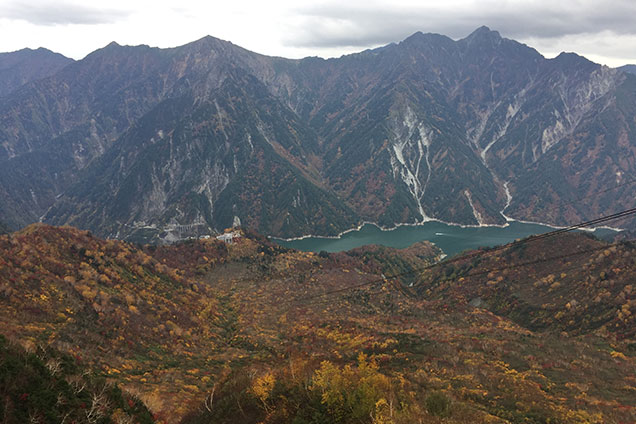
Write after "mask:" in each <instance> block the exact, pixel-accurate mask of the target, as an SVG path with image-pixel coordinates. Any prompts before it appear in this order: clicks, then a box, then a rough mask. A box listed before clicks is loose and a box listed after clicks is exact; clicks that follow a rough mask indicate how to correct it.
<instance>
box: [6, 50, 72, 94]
mask: <svg viewBox="0 0 636 424" xmlns="http://www.w3.org/2000/svg"><path fill="white" fill-rule="evenodd" d="M72 62H73V59H69V58H68V57H64V56H62V55H61V54H59V53H53V52H52V51H50V50H47V49H44V48H39V49H37V50H32V49H22V50H18V51H16V52H11V53H0V97H4V96H7V95H8V94H10V93H11V92H13V91H15V90H16V89H18V88H20V87H21V86H23V85H24V84H27V83H29V82H32V81H37V80H39V79H42V78H46V77H48V76H51V75H53V74H55V73H56V72H58V71H59V70H60V69H62V68H63V67H65V66H66V65H68V64H69V63H72Z"/></svg>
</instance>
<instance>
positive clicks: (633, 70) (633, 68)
mask: <svg viewBox="0 0 636 424" xmlns="http://www.w3.org/2000/svg"><path fill="white" fill-rule="evenodd" d="M618 69H619V70H621V71H623V72H629V73H630V74H636V65H624V66H621V67H620V68H618Z"/></svg>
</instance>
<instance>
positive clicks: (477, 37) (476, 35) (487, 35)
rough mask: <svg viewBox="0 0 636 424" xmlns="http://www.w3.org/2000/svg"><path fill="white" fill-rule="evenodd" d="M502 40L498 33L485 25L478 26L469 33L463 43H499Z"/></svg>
mask: <svg viewBox="0 0 636 424" xmlns="http://www.w3.org/2000/svg"><path fill="white" fill-rule="evenodd" d="M502 39H503V38H502V37H501V34H499V31H493V30H491V29H490V28H488V27H487V26H485V25H482V26H480V27H479V28H477V29H476V30H474V31H473V32H471V33H470V35H468V37H466V38H464V39H463V40H464V41H467V42H468V43H474V42H481V41H486V40H487V41H501V40H502Z"/></svg>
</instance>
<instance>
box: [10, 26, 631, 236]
mask: <svg viewBox="0 0 636 424" xmlns="http://www.w3.org/2000/svg"><path fill="white" fill-rule="evenodd" d="M635 91H636V77H634V76H632V75H630V74H628V73H625V72H620V71H618V70H612V69H609V68H606V67H602V66H600V65H597V64H594V63H592V62H589V61H588V60H586V59H585V58H582V57H580V56H577V55H575V54H562V55H560V56H558V57H557V58H554V59H550V60H547V59H545V58H543V57H542V56H541V55H540V54H539V53H537V52H536V51H535V50H533V49H531V48H529V47H527V46H525V45H523V44H520V43H517V42H515V41H512V40H508V39H505V38H502V37H501V36H500V35H499V34H498V33H497V32H495V31H490V30H489V29H488V28H485V27H482V28H479V29H478V30H476V31H475V32H474V33H473V34H471V35H470V36H468V37H467V38H465V39H462V40H459V41H453V40H451V39H450V38H447V37H444V36H441V35H434V34H422V33H416V34H414V35H413V36H411V37H409V38H408V39H406V40H404V41H403V42H401V43H399V44H391V45H388V46H385V47H382V48H379V49H375V50H368V51H365V52H362V53H359V54H354V55H349V56H343V57H341V58H339V59H330V60H322V59H316V58H307V59H303V60H288V59H282V58H271V57H267V56H262V55H259V54H256V53H252V52H249V51H247V50H244V49H242V48H240V47H237V46H234V45H233V44H231V43H228V42H224V41H221V40H218V39H215V38H213V37H205V38H203V39H201V40H198V41H196V42H193V43H190V44H188V45H185V46H182V47H178V48H174V49H164V50H162V49H153V48H149V47H146V46H139V47H122V46H118V45H116V44H114V43H113V44H111V45H109V46H107V47H105V48H104V49H101V50H98V51H96V52H94V53H92V54H91V55H89V56H88V57H86V58H85V59H83V60H82V61H79V62H76V63H73V64H71V65H68V66H66V67H65V68H64V69H62V70H61V71H60V72H58V73H56V74H55V75H53V76H52V77H49V78H47V79H43V80H40V81H37V82H34V83H32V84H30V85H29V86H28V87H25V88H23V89H21V90H19V91H18V92H15V93H13V94H11V95H9V96H7V97H5V98H4V99H1V100H0V123H1V125H0V161H1V162H2V167H1V168H0V182H1V183H2V184H0V197H1V198H2V199H3V202H2V204H1V205H0V219H3V220H4V221H6V222H7V223H9V224H10V225H11V226H13V227H17V226H20V225H24V224H26V223H28V222H32V221H35V220H38V219H40V218H41V219H43V220H45V221H48V222H52V223H57V224H61V223H69V224H73V225H76V226H80V227H84V228H90V229H92V230H94V231H96V232H97V233H99V234H102V235H106V236H113V237H122V238H130V237H132V238H135V239H143V240H148V239H157V238H163V239H175V238H179V237H182V236H184V235H185V234H197V233H202V232H203V233H205V232H209V231H210V230H212V229H222V228H225V227H228V226H231V225H232V224H233V223H234V222H238V221H239V220H240V222H241V223H242V224H243V225H245V226H249V227H254V228H257V229H258V230H259V231H261V232H264V233H267V234H272V235H279V236H298V235H301V234H307V233H320V234H330V235H332V234H337V233H338V232H340V231H343V230H345V229H347V228H350V227H351V226H353V225H356V224H358V223H360V222H361V221H363V220H370V221H375V222H378V223H380V224H382V225H387V226H390V225H394V224H396V223H401V222H411V223H413V222H422V221H426V220H429V219H440V220H444V221H450V222H457V223H461V224H471V225H481V224H503V223H505V222H506V219H507V218H508V219H509V218H517V219H525V220H537V221H542V222H550V223H555V224H564V223H567V222H572V221H575V220H579V219H585V218H589V217H593V216H596V215H598V214H604V213H609V212H612V211H615V210H617V209H618V208H620V207H623V206H625V205H627V203H628V200H629V199H631V198H633V194H634V193H635V190H634V187H633V186H631V185H626V186H623V187H621V188H619V189H617V190H612V191H606V192H604V193H603V195H602V196H591V195H592V194H593V193H595V192H598V191H599V190H603V189H605V188H611V187H614V186H616V185H617V184H620V183H621V182H624V181H627V180H629V176H630V175H634V171H635V169H634V168H635V167H636V163H635V159H636V157H635V154H636V151H635V146H636V139H635V137H636V135H635V134H636V128H635V125H636V124H635V121H634V116H635V115H636V96H634V92H635ZM25 181H26V183H25ZM581 199H583V200H581ZM502 211H505V214H506V216H504V214H503V213H502Z"/></svg>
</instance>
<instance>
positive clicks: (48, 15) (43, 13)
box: [0, 0, 130, 26]
mask: <svg viewBox="0 0 636 424" xmlns="http://www.w3.org/2000/svg"><path fill="white" fill-rule="evenodd" d="M128 15H130V12H128V11H124V10H116V9H109V8H102V7H91V6H85V5H82V4H76V3H70V2H65V1H47V0H44V1H37V0H36V1H29V2H24V1H8V2H6V3H5V4H1V5H0V16H2V17H3V18H7V19H15V20H23V21H27V22H29V23H32V24H35V25H45V26H52V25H73V24H87V25H91V24H106V23H113V22H116V21H119V20H121V19H123V18H125V17H127V16H128Z"/></svg>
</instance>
